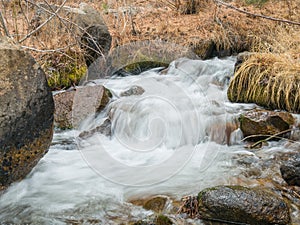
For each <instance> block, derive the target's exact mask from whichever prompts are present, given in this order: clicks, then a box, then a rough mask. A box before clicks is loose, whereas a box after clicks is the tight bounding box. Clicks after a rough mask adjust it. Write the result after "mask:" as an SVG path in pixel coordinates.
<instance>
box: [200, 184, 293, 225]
mask: <svg viewBox="0 0 300 225" xmlns="http://www.w3.org/2000/svg"><path fill="white" fill-rule="evenodd" d="M198 203H199V209H198V210H199V214H200V217H201V218H202V219H208V220H216V221H223V222H230V223H239V224H257V225H258V224H259V225H264V224H284V225H286V224H289V223H290V214H289V208H288V205H287V203H286V202H285V201H284V200H283V199H282V198H281V197H278V196H277V195H275V194H274V193H272V192H269V191H267V190H263V189H255V188H246V187H241V186H218V187H213V188H208V189H205V190H203V191H201V192H200V193H199V195H198Z"/></svg>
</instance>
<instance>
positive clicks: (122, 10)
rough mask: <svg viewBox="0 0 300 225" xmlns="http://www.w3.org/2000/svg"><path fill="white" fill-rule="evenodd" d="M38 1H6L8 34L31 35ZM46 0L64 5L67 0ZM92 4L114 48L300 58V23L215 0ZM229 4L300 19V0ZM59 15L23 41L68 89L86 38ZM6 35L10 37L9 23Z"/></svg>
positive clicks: (81, 67)
mask: <svg viewBox="0 0 300 225" xmlns="http://www.w3.org/2000/svg"><path fill="white" fill-rule="evenodd" d="M35 2H36V1H33V0H12V1H6V0H3V1H2V2H1V3H0V4H1V7H2V9H3V10H2V9H1V12H2V15H3V18H4V20H5V21H4V22H5V24H6V26H7V32H8V34H9V35H10V36H11V37H12V38H13V39H14V40H15V41H16V42H20V41H21V40H22V39H24V38H25V37H27V36H26V35H27V34H28V33H30V32H32V31H33V30H34V29H36V26H38V25H39V24H35V15H36V14H35V11H36V6H35V4H36V3H35ZM41 2H43V3H47V4H56V5H60V4H62V3H63V2H64V1H63V0H48V1H46V0H41ZM81 2H84V1H81ZM86 2H87V3H88V4H90V5H92V6H93V7H94V8H96V9H97V10H99V11H101V12H102V14H103V17H104V19H105V21H106V23H107V25H108V27H109V30H110V33H111V35H112V37H113V44H112V48H114V47H116V46H120V45H124V44H126V43H129V42H133V41H141V40H161V41H168V42H172V43H176V44H179V45H182V46H188V47H190V48H192V50H193V51H194V52H195V53H196V54H198V55H199V56H200V57H202V58H207V57H208V56H211V55H213V52H214V51H215V52H216V51H222V50H227V52H228V51H229V52H240V51H243V50H252V51H256V52H261V53H266V52H270V51H271V52H272V53H273V54H274V53H276V54H278V55H280V57H279V58H282V56H285V57H286V58H287V61H290V64H291V65H296V63H295V62H299V37H300V35H299V27H300V26H297V25H289V24H286V23H281V22H275V21H270V20H267V19H263V18H259V17H254V16H251V15H246V14H243V13H240V12H237V11H236V10H233V9H229V8H227V7H225V6H224V5H220V4H217V3H216V1H213V0H193V1H190V0H186V1H184V0H123V1H118V0H102V1H99V0H97V1H96V0H94V1H93V0H91V1H86ZM226 3H230V4H231V5H233V6H235V7H237V8H240V9H243V10H246V11H248V12H250V13H256V14H263V15H267V16H270V17H276V18H281V19H286V20H291V21H298V22H299V21H300V12H299V11H300V10H299V8H300V0H280V1H278V0H268V1H267V0H232V1H226ZM65 5H67V6H71V7H78V2H76V1H74V0H66V1H65ZM58 15H60V17H57V16H55V17H54V18H52V20H53V22H51V23H47V24H46V25H45V26H44V27H42V28H41V29H40V30H39V31H38V32H36V33H34V34H32V35H30V36H29V37H28V38H27V39H26V40H24V41H21V45H22V46H23V47H24V48H25V49H28V50H29V51H31V53H32V54H33V55H34V57H35V58H36V60H37V61H38V62H39V63H40V64H41V65H42V66H43V68H44V70H45V72H46V74H47V76H48V79H49V82H50V84H51V85H52V86H53V87H57V88H62V87H63V86H68V85H70V84H71V83H76V82H77V81H78V80H79V79H80V77H81V76H82V74H83V73H84V72H85V69H86V68H85V63H84V57H83V52H82V51H81V50H80V47H79V40H80V38H79V37H78V36H77V35H76V33H74V32H72V30H70V29H68V28H66V23H68V21H66V20H63V19H61V18H64V17H63V16H64V15H61V14H60V13H58ZM50 16H51V14H49V15H47V17H46V18H45V19H44V20H42V21H40V23H43V22H44V21H45V20H46V19H49V17H50ZM51 24H52V25H51ZM1 33H2V34H3V35H5V30H4V29H3V26H1ZM264 57H266V55H264ZM275 58H277V57H275ZM272 59H273V58H272ZM252 60H254V59H252ZM268 61H270V60H268ZM252 63H253V62H252ZM277 70H278V69H276V71H277ZM245 72H246V70H245ZM64 74H66V75H65V76H64ZM70 77H71V78H70ZM64 79H65V81H63V80H64Z"/></svg>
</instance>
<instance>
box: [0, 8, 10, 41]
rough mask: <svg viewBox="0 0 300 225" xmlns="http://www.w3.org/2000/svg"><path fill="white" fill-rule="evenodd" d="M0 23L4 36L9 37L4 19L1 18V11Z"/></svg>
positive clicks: (0, 14)
mask: <svg viewBox="0 0 300 225" xmlns="http://www.w3.org/2000/svg"><path fill="white" fill-rule="evenodd" d="M0 22H1V25H2V27H3V29H4V32H5V35H6V36H7V37H10V34H9V32H8V29H7V27H6V24H5V22H4V18H3V16H2V13H1V11H0Z"/></svg>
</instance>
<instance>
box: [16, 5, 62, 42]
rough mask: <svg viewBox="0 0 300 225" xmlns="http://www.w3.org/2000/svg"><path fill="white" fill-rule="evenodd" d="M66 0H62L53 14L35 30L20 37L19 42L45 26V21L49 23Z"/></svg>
mask: <svg viewBox="0 0 300 225" xmlns="http://www.w3.org/2000/svg"><path fill="white" fill-rule="evenodd" d="M66 2H67V0H64V1H63V3H62V4H61V5H60V6H59V7H58V8H57V10H56V11H55V13H54V14H52V15H51V16H50V17H49V18H48V19H47V20H46V21H44V22H43V23H42V24H41V25H39V26H38V27H37V28H36V29H35V30H33V31H31V32H29V33H28V34H27V35H26V36H25V37H24V38H22V39H21V40H20V41H19V43H22V42H23V41H25V40H26V39H27V38H29V37H30V36H31V35H33V34H35V33H36V32H38V31H39V30H40V29H41V28H42V27H43V26H45V25H46V24H47V23H49V22H50V21H51V20H52V19H53V18H54V17H55V16H56V15H57V13H58V12H59V11H60V10H61V9H62V7H63V6H64V5H65V4H66Z"/></svg>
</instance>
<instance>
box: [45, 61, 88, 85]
mask: <svg viewBox="0 0 300 225" xmlns="http://www.w3.org/2000/svg"><path fill="white" fill-rule="evenodd" d="M86 71H87V68H86V66H81V67H78V66H76V65H70V66H69V67H67V68H64V69H62V70H58V71H54V72H53V73H52V74H51V75H50V76H48V84H49V86H50V88H51V89H52V90H59V89H63V88H69V87H71V86H72V85H77V84H78V83H79V82H80V80H81V78H82V77H83V76H84V75H85V74H86Z"/></svg>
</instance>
